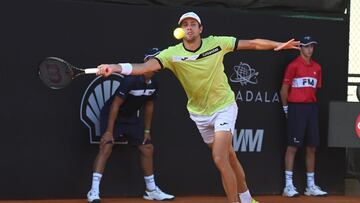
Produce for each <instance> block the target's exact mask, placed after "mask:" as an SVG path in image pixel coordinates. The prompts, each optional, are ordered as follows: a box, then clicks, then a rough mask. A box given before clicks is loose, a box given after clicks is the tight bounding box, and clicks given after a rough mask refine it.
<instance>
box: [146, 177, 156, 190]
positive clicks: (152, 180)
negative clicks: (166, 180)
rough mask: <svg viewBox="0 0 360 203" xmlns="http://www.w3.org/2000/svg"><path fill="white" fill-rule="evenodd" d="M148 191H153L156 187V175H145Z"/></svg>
mask: <svg viewBox="0 0 360 203" xmlns="http://www.w3.org/2000/svg"><path fill="white" fill-rule="evenodd" d="M144 179H145V185H146V190H147V191H153V190H155V188H156V184H155V178H154V175H150V176H144Z"/></svg>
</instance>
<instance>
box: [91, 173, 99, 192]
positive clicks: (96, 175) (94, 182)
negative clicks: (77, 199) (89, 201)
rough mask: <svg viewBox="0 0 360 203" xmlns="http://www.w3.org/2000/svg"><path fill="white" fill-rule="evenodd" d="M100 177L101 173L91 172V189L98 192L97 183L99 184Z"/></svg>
mask: <svg viewBox="0 0 360 203" xmlns="http://www.w3.org/2000/svg"><path fill="white" fill-rule="evenodd" d="M101 177H102V174H101V173H93V178H92V185H91V190H92V191H97V192H99V185H100V181H101Z"/></svg>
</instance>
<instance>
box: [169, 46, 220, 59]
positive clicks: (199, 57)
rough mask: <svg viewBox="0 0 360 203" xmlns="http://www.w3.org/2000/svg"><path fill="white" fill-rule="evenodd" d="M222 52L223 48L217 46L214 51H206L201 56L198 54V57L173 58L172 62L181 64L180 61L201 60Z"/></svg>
mask: <svg viewBox="0 0 360 203" xmlns="http://www.w3.org/2000/svg"><path fill="white" fill-rule="evenodd" d="M219 51H221V47H220V46H217V47H215V48H213V49H210V50H208V51H205V52H203V53H201V54H196V55H192V56H173V57H172V61H173V62H179V61H195V60H198V59H201V58H204V57H207V56H210V55H213V54H215V53H217V52H219Z"/></svg>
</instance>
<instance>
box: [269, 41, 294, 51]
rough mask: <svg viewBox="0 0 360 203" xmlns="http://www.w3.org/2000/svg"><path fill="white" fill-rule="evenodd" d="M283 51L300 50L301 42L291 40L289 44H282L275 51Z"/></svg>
mask: <svg viewBox="0 0 360 203" xmlns="http://www.w3.org/2000/svg"><path fill="white" fill-rule="evenodd" d="M282 49H300V41H295V39H291V40H289V41H287V42H284V43H280V44H279V46H277V47H276V48H275V49H274V50H275V51H279V50H282Z"/></svg>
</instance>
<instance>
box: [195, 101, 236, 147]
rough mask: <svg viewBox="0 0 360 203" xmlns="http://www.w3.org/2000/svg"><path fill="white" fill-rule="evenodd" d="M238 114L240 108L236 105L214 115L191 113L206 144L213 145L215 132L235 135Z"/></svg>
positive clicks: (232, 104) (233, 104) (231, 105)
mask: <svg viewBox="0 0 360 203" xmlns="http://www.w3.org/2000/svg"><path fill="white" fill-rule="evenodd" d="M237 114H238V107H237V105H236V103H231V104H230V105H229V106H226V107H225V108H223V109H221V110H219V111H217V112H215V113H214V114H212V115H209V116H207V115H199V114H194V113H190V118H191V119H192V120H193V121H194V122H195V123H196V126H197V128H198V129H199V132H200V134H201V136H202V138H203V140H204V142H205V143H206V144H211V143H213V142H214V136H215V132H218V131H231V134H234V128H235V122H236V118H237Z"/></svg>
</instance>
